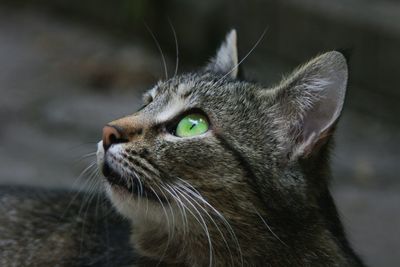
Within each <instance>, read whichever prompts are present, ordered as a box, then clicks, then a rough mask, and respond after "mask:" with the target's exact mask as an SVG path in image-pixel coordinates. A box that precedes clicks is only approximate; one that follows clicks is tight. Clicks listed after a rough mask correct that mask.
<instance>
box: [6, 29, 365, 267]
mask: <svg viewBox="0 0 400 267" xmlns="http://www.w3.org/2000/svg"><path fill="white" fill-rule="evenodd" d="M236 43H237V35H236V31H235V30H232V31H230V32H229V33H228V35H227V36H226V38H225V40H224V42H223V43H222V45H221V46H220V48H219V49H218V50H217V53H216V55H215V57H213V58H212V59H211V60H210V62H209V63H208V64H207V65H206V66H205V67H204V68H202V69H200V70H199V71H197V72H193V73H187V74H182V75H176V76H174V77H172V78H170V79H167V80H163V81H160V82H158V83H157V84H156V85H155V86H154V87H153V88H152V89H150V90H149V91H148V92H147V93H145V95H144V106H143V107H142V108H141V109H140V110H138V111H137V112H136V113H134V114H133V115H130V116H125V117H123V118H121V119H118V120H115V121H112V122H110V123H108V124H107V125H106V126H105V127H104V128H103V138H102V141H100V142H99V143H98V148H97V162H98V167H99V169H100V170H101V171H102V173H103V176H104V177H102V178H99V179H102V182H103V183H104V190H105V194H106V195H107V197H108V198H109V200H110V202H111V205H112V207H114V208H115V210H116V211H117V212H118V214H116V213H114V212H111V213H110V212H105V210H109V209H110V207H105V206H102V207H101V208H99V209H100V213H101V214H102V215H103V216H100V217H101V218H109V219H110V222H109V223H108V226H109V227H108V228H104V229H103V228H102V227H99V226H97V227H94V226H96V225H98V224H100V225H102V224H103V221H104V219H101V220H96V219H94V216H95V215H94V214H93V213H94V212H93V209H90V212H89V213H90V214H89V216H88V217H89V218H90V220H89V222H88V223H87V227H85V228H84V229H83V230H81V231H80V233H78V232H79V231H76V227H77V226H78V225H81V224H82V223H84V221H83V220H84V219H83V218H81V217H80V215H79V214H78V213H77V212H76V211H77V210H78V207H79V205H77V203H79V201H82V200H81V197H78V198H77V200H75V201H73V202H72V206H73V207H72V208H70V209H68V214H67V216H66V218H73V219H71V220H69V221H68V220H67V219H64V220H63V221H60V223H56V222H54V221H52V220H50V219H51V218H52V217H51V216H50V217H46V216H45V214H49V213H50V214H52V213H55V212H57V211H58V212H61V211H62V210H65V209H66V207H65V205H64V203H66V202H67V201H65V199H67V197H66V196H65V195H63V193H60V192H58V193H51V194H50V195H51V196H52V197H47V194H45V193H41V192H39V193H38V194H36V195H40V196H41V198H39V200H37V199H38V198H36V197H31V199H34V200H33V201H36V202H37V204H36V205H31V207H30V208H28V210H29V211H30V212H32V213H33V214H35V215H29V216H24V213H26V212H27V210H26V209H23V211H20V210H21V208H20V206H24V205H27V204H26V203H19V202H23V199H26V195H27V194H23V195H22V196H15V195H16V194H13V193H9V191H7V190H3V191H4V192H3V193H2V194H1V195H0V196H1V198H0V200H1V201H2V202H1V203H2V206H0V207H4V208H3V212H4V213H5V214H0V222H3V221H7V220H8V221H12V223H8V224H6V225H7V226H6V227H4V226H3V228H0V229H1V231H0V249H1V252H0V257H1V258H0V263H2V266H9V265H10V263H15V262H17V258H16V256H15V255H18V261H19V262H28V263H29V264H26V265H29V266H40V265H42V266H43V265H44V263H46V265H47V266H48V265H49V264H54V265H57V264H58V265H60V266H81V265H84V266H88V265H90V264H92V265H93V266H100V265H101V264H103V266H107V265H108V266H125V265H135V266H157V265H158V266H196V267H197V266H198V267H201V266H216V267H219V266H364V265H363V263H362V261H361V260H360V259H359V257H358V256H357V255H356V254H355V252H354V251H353V250H352V248H351V247H350V245H349V242H348V241H347V239H346V236H345V233H344V230H343V227H342V224H341V222H340V219H339V216H338V213H337V210H336V207H335V204H334V201H333V199H332V197H331V194H330V192H329V181H330V178H331V177H330V170H329V152H330V147H331V146H332V142H333V141H332V135H333V133H334V130H335V127H336V124H337V121H338V119H339V116H340V113H341V110H342V107H343V103H344V98H345V93H346V86H347V76H348V70H347V63H346V59H345V57H344V56H343V55H342V54H341V53H340V52H337V51H331V52H327V53H324V54H321V55H319V56H317V57H316V58H314V59H312V60H311V61H309V62H308V63H306V64H304V65H303V66H301V67H299V68H298V69H296V70H295V71H294V72H293V73H292V74H290V75H289V76H287V77H286V78H284V79H283V80H282V81H281V82H280V83H279V84H277V85H276V86H273V87H265V86H264V85H261V84H258V83H254V82H248V81H245V80H243V79H241V78H239V77H241V75H240V73H239V68H238V66H239V59H238V51H237V44H236ZM53 194H55V195H53ZM57 196H59V197H57ZM10 199H17V200H18V201H14V202H13V201H10ZM21 199H22V200H21ZM28 199H29V197H28ZM49 199H50V200H49ZM16 202H18V203H19V204H18V203H16ZM10 203H11V204H10ZM41 203H42V204H41ZM43 203H45V204H43ZM42 205H43V209H41V206H42ZM15 206H16V207H15ZM36 209H38V210H39V211H37V212H35V210H36ZM13 210H16V211H18V212H14V213H13V214H9V213H10V212H6V211H13ZM74 212H75V213H74ZM120 215H122V217H120ZM32 216H34V217H35V220H33V221H34V222H35V224H32V223H31V222H30V221H31V219H30V217H32ZM49 218H50V219H49ZM65 220H67V222H65ZM48 221H52V225H53V227H55V228H57V231H53V230H52V231H50V228H49V227H46V225H47V224H48V223H47V222H48ZM71 222H73V223H71ZM104 223H105V222H104ZM2 225H5V224H2ZM26 225H30V226H31V227H30V228H29V229H31V230H29V231H23V230H22V229H25V228H24V227H26ZM32 225H33V226H32ZM0 227H1V226H0ZM93 227H94V228H95V229H94V230H93ZM78 228H79V229H81V228H82V227H78ZM15 229H16V230H15ZM32 229H33V230H32ZM74 229H75V230H74ZM105 229H108V230H107V232H109V233H108V236H111V237H112V239H113V240H114V241H113V242H111V246H107V242H105V241H104V238H103V237H104V232H105ZM14 231H16V232H15V233H14ZM6 232H8V233H11V234H9V235H8V236H7V234H5V233H6ZM40 232H42V233H40ZM49 232H50V233H55V234H53V235H51V234H49ZM88 232H90V234H87V233H88ZM24 235H28V236H33V237H32V238H27V239H24ZM82 235H86V239H88V240H89V241H87V242H86V243H89V245H86V247H85V249H87V250H89V251H95V252H93V253H88V254H87V255H86V256H87V257H85V258H84V259H83V258H82V257H80V258H79V255H81V252H79V250H78V249H77V248H76V246H78V244H79V242H76V240H80V241H82ZM44 237H46V238H44ZM49 237H51V238H49ZM128 239H129V240H128ZM15 240H18V242H17V241H15ZM24 240H28V241H27V242H25V241H24ZM32 240H35V242H36V243H41V244H42V243H45V244H46V246H44V245H43V244H42V245H41V246H40V247H44V249H41V250H39V249H38V248H37V247H36V246H35V245H34V244H33V243H32V242H33V241H32ZM60 240H61V241H62V242H61V241H60ZM7 242H8V243H7ZM5 244H6V245H5ZM7 244H8V245H7ZM63 246H64V247H65V249H64V250H63V249H62V247H63ZM33 251H36V253H34V252H33ZM102 251H104V253H102ZM52 252H53V254H52ZM63 252H65V253H64V254H66V255H64V254H63ZM67 252H68V253H67ZM78 252H79V254H78ZM13 253H14V255H13ZM24 253H25V254H24ZM57 253H58V254H57ZM26 254H29V255H30V257H31V258H29V259H28V257H27V256H26V257H25V258H24V255H26ZM106 254H107V258H108V261H107V263H106V261H105V255H106ZM49 255H50V256H51V255H53V258H55V256H54V255H57V257H58V259H59V260H58V261H57V259H53V261H50V260H48V261H47V262H46V259H45V258H46V257H49ZM115 255H117V256H115ZM90 257H93V261H92V262H91V263H90V260H89V259H90ZM32 259H33V260H32ZM60 259H63V261H60ZM72 259H76V260H75V261H73V260H72ZM23 260H24V261H23ZM68 260H69V261H68ZM84 260H86V261H84ZM96 260H97V261H96ZM60 262H61V263H60ZM63 263H65V264H63ZM7 264H8V265H7ZM17 265H18V264H17ZM18 266H19V265H18Z"/></svg>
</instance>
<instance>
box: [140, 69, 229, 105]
mask: <svg viewBox="0 0 400 267" xmlns="http://www.w3.org/2000/svg"><path fill="white" fill-rule="evenodd" d="M228 83H229V81H226V80H222V79H221V78H218V77H215V76H213V75H210V74H208V73H204V74H195V73H191V74H185V75H180V76H176V77H173V78H171V79H169V80H166V81H159V82H158V83H157V84H156V85H155V86H154V87H153V88H151V89H150V90H149V91H148V92H147V93H146V94H145V101H146V98H149V100H155V99H156V98H164V99H168V100H170V99H171V98H176V97H180V98H182V99H185V98H188V97H189V96H192V97H196V96H202V95H207V94H209V93H213V92H214V91H227V90H230V89H232V86H228Z"/></svg>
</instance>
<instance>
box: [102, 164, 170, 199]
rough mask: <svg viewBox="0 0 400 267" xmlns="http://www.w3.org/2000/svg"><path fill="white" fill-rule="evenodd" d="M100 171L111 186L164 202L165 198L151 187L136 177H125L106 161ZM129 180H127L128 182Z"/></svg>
mask: <svg viewBox="0 0 400 267" xmlns="http://www.w3.org/2000/svg"><path fill="white" fill-rule="evenodd" d="M102 172H103V175H104V177H105V178H106V179H107V182H108V183H109V184H110V185H111V186H112V187H118V188H119V189H123V191H125V192H126V193H129V194H133V195H135V196H138V197H145V198H148V199H152V200H154V201H158V202H160V201H161V202H165V201H167V200H165V199H164V198H163V197H162V196H160V194H157V192H155V191H154V190H152V189H149V188H148V187H147V186H145V185H144V184H143V183H139V182H138V180H137V179H127V178H126V177H123V176H122V175H121V174H120V173H119V172H117V171H116V170H114V169H113V168H112V167H111V166H110V165H109V164H108V163H107V162H104V164H103V167H102ZM128 181H129V182H128Z"/></svg>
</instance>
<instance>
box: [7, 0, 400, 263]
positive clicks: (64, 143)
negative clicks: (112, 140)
mask: <svg viewBox="0 0 400 267" xmlns="http://www.w3.org/2000/svg"><path fill="white" fill-rule="evenodd" d="M169 20H170V21H171V24H172V25H173V27H174V29H175V31H176V34H177V38H178V44H179V71H180V72H183V71H188V70H190V69H192V68H193V67H195V66H197V67H198V66H202V65H204V63H205V62H206V61H207V60H208V59H209V58H210V57H211V56H212V55H213V54H214V52H215V49H216V48H217V46H218V45H219V43H220V42H221V40H222V39H223V38H224V36H225V34H226V33H227V31H228V30H229V29H231V28H236V29H237V30H238V38H239V51H240V54H241V55H242V56H245V55H246V54H247V53H248V52H249V50H250V49H251V48H252V46H253V45H254V43H255V42H256V41H257V39H258V38H259V37H260V35H261V34H262V32H263V31H264V29H267V33H266V35H265V38H264V39H263V40H262V42H261V43H260V44H259V45H258V46H257V48H256V49H255V50H254V51H253V52H252V53H251V54H250V55H249V57H248V58H247V59H246V60H245V62H244V63H243V69H244V71H245V73H246V75H247V76H248V77H250V78H251V79H257V80H259V81H261V82H264V83H265V84H273V83H275V82H277V81H279V79H280V78H281V77H282V74H285V73H288V72H289V71H290V70H292V69H293V68H294V67H296V66H297V65H298V64H300V63H302V62H304V61H306V60H308V59H310V58H311V57H313V56H315V55H317V54H318V53H321V52H324V51H327V50H331V49H347V51H351V60H350V84H349V90H348V95H347V100H346V105H345V108H344V113H343V116H342V119H341V122H340V124H339V128H338V131H337V138H336V143H337V145H336V150H335V151H334V155H333V170H334V178H335V179H334V181H333V193H334V197H335V199H336V201H337V203H338V206H339V209H340V212H341V214H342V217H343V221H344V223H345V225H346V228H347V232H348V234H349V237H350V240H351V242H352V244H353V245H354V248H355V249H356V251H358V253H359V254H360V255H361V256H362V258H363V259H364V260H365V262H366V263H367V264H368V265H369V266H382V267H385V266H400V253H399V252H400V179H399V171H400V166H399V165H400V163H399V160H400V142H399V141H400V105H399V101H400V87H399V85H398V84H399V82H398V79H399V78H400V52H399V49H400V2H399V1H395V0H393V1H389V0H386V1H385V0H379V1H378V0H337V1H331V0H286V1H278V0H264V1H261V0H258V1H257V0H252V1H250V0H247V1H245V0H241V1H234V0H230V1H228V0H218V1H217V0H202V1H195V0H147V1H145V0H119V1H112V0H104V1H95V0H80V1H76V0H9V1H7V0H0V93H1V97H0V123H1V130H0V173H1V175H0V183H1V184H10V183H12V184H23V185H34V186H46V187H64V188H65V187H69V188H71V187H74V188H80V187H82V183H84V182H85V175H88V174H85V175H83V177H82V178H81V179H77V178H78V177H79V175H80V173H81V172H82V171H83V170H84V168H85V167H86V166H87V165H88V164H90V162H91V161H92V160H94V157H92V158H90V157H89V158H88V159H86V158H82V156H83V155H85V154H87V153H90V152H94V151H95V144H96V142H97V141H98V140H99V139H100V137H101V129H102V127H103V125H104V124H105V123H106V122H108V121H111V120H112V119H115V118H118V117H121V116H122V115H126V114H130V113H133V112H134V111H135V110H136V109H137V108H138V107H139V106H140V104H141V94H142V92H143V91H144V90H145V89H146V88H149V87H150V86H151V85H152V84H153V83H154V82H156V81H157V80H158V79H160V78H164V70H163V66H162V60H161V57H160V54H159V51H158V48H157V44H156V43H155V41H154V40H153V38H152V37H151V34H150V33H149V31H148V30H147V29H146V26H145V25H148V27H149V28H150V29H151V30H152V32H153V33H154V35H155V36H156V38H157V40H158V42H159V44H160V47H161V48H162V50H163V53H164V54H165V58H166V63H167V66H168V70H169V75H173V72H174V69H175V57H176V54H175V52H176V48H175V40H174V35H173V31H172V29H171V27H170V23H169Z"/></svg>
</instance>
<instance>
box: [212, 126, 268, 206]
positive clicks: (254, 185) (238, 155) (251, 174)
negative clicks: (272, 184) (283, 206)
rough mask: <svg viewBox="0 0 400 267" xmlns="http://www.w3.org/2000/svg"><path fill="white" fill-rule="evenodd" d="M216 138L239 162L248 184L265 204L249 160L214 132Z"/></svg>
mask: <svg viewBox="0 0 400 267" xmlns="http://www.w3.org/2000/svg"><path fill="white" fill-rule="evenodd" d="M215 136H216V138H217V140H218V141H219V142H220V144H221V145H222V146H223V147H224V148H225V149H226V150H228V151H230V152H231V153H232V155H233V156H234V157H235V159H236V161H237V162H239V165H240V167H241V168H242V170H243V171H244V172H245V174H246V177H248V178H249V179H246V181H247V182H248V183H249V185H250V186H251V187H252V188H253V190H254V192H255V193H256V194H257V196H258V198H259V199H260V200H261V202H262V203H264V204H265V202H264V198H263V194H261V191H260V190H259V187H258V186H257V176H256V175H255V174H254V172H253V170H252V168H251V166H250V164H249V162H248V161H247V160H246V159H245V158H244V157H243V156H242V154H241V153H240V151H239V150H237V149H236V148H235V147H234V146H233V145H232V144H230V143H229V142H228V141H227V140H226V139H225V138H224V137H223V136H221V135H220V134H215Z"/></svg>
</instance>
